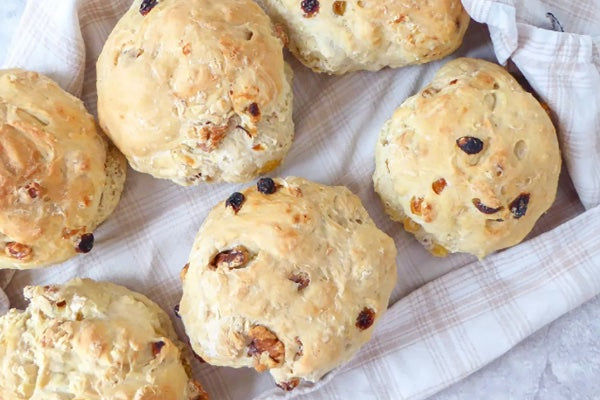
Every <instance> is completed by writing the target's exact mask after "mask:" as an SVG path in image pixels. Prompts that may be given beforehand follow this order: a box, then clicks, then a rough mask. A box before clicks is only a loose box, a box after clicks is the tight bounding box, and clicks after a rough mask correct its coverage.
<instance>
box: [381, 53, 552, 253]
mask: <svg viewBox="0 0 600 400" xmlns="http://www.w3.org/2000/svg"><path fill="white" fill-rule="evenodd" d="M376 147H377V148H376V161H375V162H376V169H375V174H374V175H373V180H374V184H375V190H376V191H377V193H379V196H380V197H381V200H382V201H383V204H384V206H385V209H386V211H387V213H388V214H389V215H390V216H391V217H392V219H394V220H396V221H399V222H402V223H403V224H404V227H405V229H406V230H407V231H409V232H411V233H413V234H415V236H416V237H417V239H418V240H419V241H421V242H422V243H423V244H424V245H425V247H427V248H428V249H429V250H430V251H431V252H432V253H433V254H434V255H439V256H444V255H445V254H446V253H447V252H465V253H471V254H474V255H476V256H478V257H479V258H483V257H485V256H486V255H487V254H489V253H492V252H494V251H496V250H499V249H503V248H506V247H510V246H513V245H516V244H517V243H519V242H521V241H522V240H523V239H524V238H525V236H526V235H527V234H528V233H529V232H530V231H531V230H532V228H533V226H534V224H535V222H536V221H537V220H538V218H539V217H540V216H541V215H542V214H543V213H545V212H546V211H547V210H548V209H549V208H550V206H551V205H552V203H553V202H554V198H555V196H556V191H557V187H558V177H559V173H560V167H561V158H560V152H559V148H558V140H557V137H556V131H555V129H554V126H553V125H552V121H551V120H550V117H549V116H548V114H547V113H546V111H545V110H544V108H543V107H542V106H541V105H540V103H539V102H538V101H537V100H536V99H535V98H534V97H533V96H532V95H531V94H530V93H527V92H526V91H525V90H523V88H521V86H519V84H518V83H517V81H516V80H515V79H514V78H513V77H512V76H511V75H510V74H509V73H508V72H507V71H506V70H505V69H504V68H502V67H500V66H498V65H496V64H492V63H490V62H487V61H483V60H477V59H467V58H460V59H457V60H454V61H451V62H449V63H448V64H446V65H445V66H444V67H443V68H442V69H440V71H439V72H438V73H437V75H436V76H435V77H434V79H433V81H432V82H431V83H430V84H429V85H428V86H427V87H425V88H424V89H423V90H421V91H420V92H419V93H417V94H416V95H415V96H413V97H411V98H409V99H407V100H406V101H405V102H404V103H403V104H402V105H401V106H400V107H399V108H398V109H397V110H396V111H395V113H394V115H393V116H392V118H391V119H390V120H389V121H387V122H386V124H385V125H384V127H383V129H382V131H381V134H380V137H379V141H378V142H377V145H376Z"/></svg>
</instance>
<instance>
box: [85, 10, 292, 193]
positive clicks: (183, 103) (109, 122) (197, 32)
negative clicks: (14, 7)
mask: <svg viewBox="0 0 600 400" xmlns="http://www.w3.org/2000/svg"><path fill="white" fill-rule="evenodd" d="M97 71H98V82H97V87H98V115H99V120H100V124H101V126H102V128H103V129H104V130H105V131H106V133H107V135H108V136H109V137H110V138H111V139H112V140H113V142H114V143H115V144H116V146H117V147H118V148H119V149H120V150H121V151H122V152H123V154H125V156H126V157H127V159H128V160H129V163H130V165H131V166H132V167H133V168H134V169H136V170H138V171H140V172H145V173H149V174H152V175H153V176H155V177H157V178H165V179H171V180H172V181H173V182H175V183H178V184H180V185H192V184H197V183H199V182H202V181H226V182H246V181H249V180H252V179H254V178H255V177H257V176H258V175H260V174H263V173H266V172H268V171H271V170H272V169H274V168H276V167H277V166H278V165H279V164H280V163H281V161H282V160H283V158H284V157H285V155H286V153H287V151H288V150H289V148H290V146H291V143H292V138H293V136H294V124H293V121H292V88H291V80H292V70H291V68H290V67H289V65H287V64H286V63H285V62H284V60H283V44H282V42H281V40H280V39H279V38H278V37H277V36H276V35H275V33H274V31H273V27H272V25H271V22H270V20H269V18H268V17H267V15H266V14H265V13H264V12H263V11H262V10H261V8H260V7H258V6H257V5H256V4H255V3H254V2H253V1H252V0H221V1H210V0H186V1H180V0H161V1H159V2H156V1H148V0H144V1H142V0H135V1H134V2H133V4H132V6H131V8H130V9H129V11H127V13H126V14H125V15H124V16H123V18H121V20H120V21H119V23H118V24H117V25H116V27H115V28H114V30H113V31H112V33H111V34H110V36H109V38H108V40H107V41H106V44H105V45H104V49H103V50H102V53H101V55H100V58H99V59H98V63H97Z"/></svg>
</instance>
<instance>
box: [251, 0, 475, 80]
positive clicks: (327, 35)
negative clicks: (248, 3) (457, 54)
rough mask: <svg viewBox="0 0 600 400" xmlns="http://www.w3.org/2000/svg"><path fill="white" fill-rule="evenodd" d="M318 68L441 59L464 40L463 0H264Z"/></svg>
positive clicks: (299, 52) (298, 50) (293, 46)
mask: <svg viewBox="0 0 600 400" xmlns="http://www.w3.org/2000/svg"><path fill="white" fill-rule="evenodd" d="M258 1H259V3H261V4H262V5H263V7H264V8H265V9H266V10H267V13H268V14H269V15H270V16H271V17H272V18H273V20H274V21H275V22H276V23H277V24H279V25H281V26H282V27H283V31H284V32H286V33H287V36H288V37H289V45H288V47H289V49H290V50H291V52H292V53H293V54H294V55H295V56H296V57H297V58H298V59H299V60H300V61H301V62H302V63H303V64H304V65H306V66H308V67H310V68H312V69H313V70H314V71H316V72H327V73H330V74H343V73H345V72H349V71H356V70H369V71H376V70H379V69H381V68H383V67H386V66H389V67H392V68H396V67H402V66H405V65H410V64H423V63H426V62H430V61H433V60H437V59H440V58H443V57H445V56H447V55H448V54H450V53H452V52H454V50H456V49H457V48H458V47H459V46H460V45H461V43H462V39H463V36H464V34H465V31H466V30H467V27H468V25H469V16H468V15H467V13H466V12H465V10H464V9H463V7H462V4H461V2H460V0H419V1H416V2H415V1H414V0H371V1H364V0H363V1H357V0H348V1H333V0H258Z"/></svg>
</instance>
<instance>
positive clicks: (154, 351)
mask: <svg viewBox="0 0 600 400" xmlns="http://www.w3.org/2000/svg"><path fill="white" fill-rule="evenodd" d="M164 346H165V342H163V341H162V340H159V341H158V342H154V343H152V354H154V357H156V356H157V355H159V354H160V351H161V350H162V348H163V347H164Z"/></svg>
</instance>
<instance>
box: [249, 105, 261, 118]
mask: <svg viewBox="0 0 600 400" xmlns="http://www.w3.org/2000/svg"><path fill="white" fill-rule="evenodd" d="M248 112H249V113H250V115H252V116H253V117H259V116H260V108H258V104H256V103H252V104H250V105H249V106H248Z"/></svg>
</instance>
